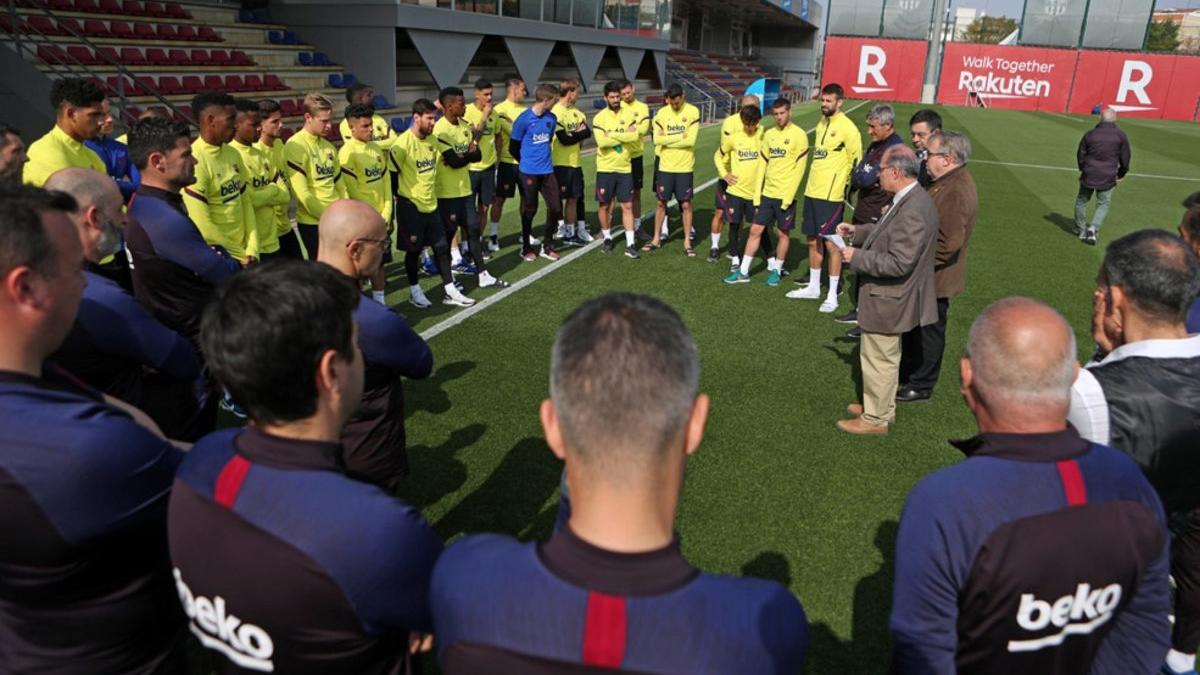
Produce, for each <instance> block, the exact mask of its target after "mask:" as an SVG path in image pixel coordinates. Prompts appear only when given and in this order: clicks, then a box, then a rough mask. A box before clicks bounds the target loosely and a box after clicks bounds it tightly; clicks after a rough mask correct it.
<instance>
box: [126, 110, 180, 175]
mask: <svg viewBox="0 0 1200 675" xmlns="http://www.w3.org/2000/svg"><path fill="white" fill-rule="evenodd" d="M180 138H186V139H188V140H191V138H192V132H191V129H190V128H189V127H188V125H186V124H182V123H180V122H176V121H174V120H165V119H163V118H161V117H147V118H146V119H141V120H138V121H136V122H134V123H133V127H132V128H130V130H129V139H128V140H129V160H130V161H131V162H133V165H134V166H136V167H137V168H138V169H140V170H145V168H146V163H147V162H149V161H150V155H151V154H153V153H155V152H161V153H163V154H166V153H168V152H170V151H171V150H174V149H175V143H176V142H177V141H178V140H179V139H180Z"/></svg>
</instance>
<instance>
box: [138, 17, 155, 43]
mask: <svg viewBox="0 0 1200 675" xmlns="http://www.w3.org/2000/svg"><path fill="white" fill-rule="evenodd" d="M133 37H135V38H137V39H139V40H157V39H158V33H156V32H154V24H152V23H142V22H140V21H139V22H137V23H135V24H133Z"/></svg>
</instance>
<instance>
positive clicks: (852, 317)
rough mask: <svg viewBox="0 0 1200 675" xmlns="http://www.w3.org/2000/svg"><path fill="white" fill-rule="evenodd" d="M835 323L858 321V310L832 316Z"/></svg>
mask: <svg viewBox="0 0 1200 675" xmlns="http://www.w3.org/2000/svg"><path fill="white" fill-rule="evenodd" d="M833 320H834V322H836V323H858V311H856V310H853V309H852V310H850V311H849V312H846V313H845V314H843V315H841V316H835V317H833Z"/></svg>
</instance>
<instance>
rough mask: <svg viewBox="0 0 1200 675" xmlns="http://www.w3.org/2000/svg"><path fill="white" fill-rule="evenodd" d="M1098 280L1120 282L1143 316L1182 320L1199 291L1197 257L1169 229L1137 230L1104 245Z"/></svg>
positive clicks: (1199, 293) (1199, 272)
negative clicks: (1104, 249)
mask: <svg viewBox="0 0 1200 675" xmlns="http://www.w3.org/2000/svg"><path fill="white" fill-rule="evenodd" d="M1099 281H1100V283H1101V284H1102V285H1105V286H1120V287H1121V290H1123V291H1125V295H1127V296H1128V297H1129V300H1130V301H1131V302H1132V303H1133V305H1134V307H1135V308H1136V309H1137V311H1139V312H1141V313H1142V314H1143V315H1144V316H1145V317H1146V318H1148V319H1150V320H1152V321H1158V322H1165V323H1179V324H1182V323H1183V322H1184V321H1185V320H1186V319H1187V313H1188V308H1190V307H1191V306H1192V302H1193V301H1194V300H1195V299H1196V296H1197V295H1200V260H1197V258H1196V254H1195V253H1194V252H1192V248H1191V247H1190V246H1188V245H1187V244H1186V243H1185V242H1184V241H1183V240H1182V239H1180V238H1179V237H1177V236H1175V235H1173V234H1171V233H1169V232H1166V231H1163V230H1138V231H1136V232H1130V233H1129V234H1127V235H1125V236H1123V237H1121V238H1119V239H1116V240H1114V241H1113V242H1112V243H1110V244H1109V245H1108V249H1107V250H1106V251H1105V252H1104V262H1102V263H1101V264H1100V278H1099Z"/></svg>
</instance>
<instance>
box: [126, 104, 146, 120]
mask: <svg viewBox="0 0 1200 675" xmlns="http://www.w3.org/2000/svg"><path fill="white" fill-rule="evenodd" d="M141 116H142V109H141V108H139V107H137V106H136V105H128V106H125V118H126V119H128V120H130V121H136V120H137V118H139V117H141Z"/></svg>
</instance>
